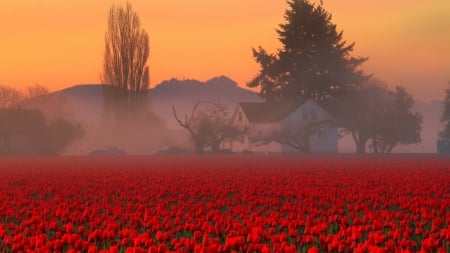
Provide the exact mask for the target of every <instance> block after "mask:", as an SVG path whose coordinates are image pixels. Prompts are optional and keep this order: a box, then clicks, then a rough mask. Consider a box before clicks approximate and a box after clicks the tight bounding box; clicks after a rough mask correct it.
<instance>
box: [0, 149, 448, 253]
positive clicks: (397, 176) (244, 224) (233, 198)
mask: <svg viewBox="0 0 450 253" xmlns="http://www.w3.org/2000/svg"><path fill="white" fill-rule="evenodd" d="M449 160H450V159H448V158H447V160H446V159H445V157H439V156H423V157H414V156H391V157H384V158H383V157H370V156H367V157H354V156H331V157H326V156H324V157H320V156H315V157H310V156H306V157H302V156H297V157H295V156H281V155H280V156H252V155H247V156H245V155H236V156H231V155H229V156H228V155H223V156H203V157H201V156H180V157H177V156H150V157H122V158H119V157H59V158H0V252H205V253H207V252H450V161H449Z"/></svg>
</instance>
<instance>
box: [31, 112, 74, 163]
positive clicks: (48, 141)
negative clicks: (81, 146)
mask: <svg viewBox="0 0 450 253" xmlns="http://www.w3.org/2000/svg"><path fill="white" fill-rule="evenodd" d="M82 136H83V129H82V128H81V126H80V125H79V124H77V123H73V122H70V121H68V120H66V119H63V118H57V119H55V120H53V121H51V122H49V123H48V124H47V127H45V128H44V129H43V130H42V132H41V133H40V134H39V135H38V136H35V137H34V138H33V141H32V144H33V147H34V150H35V153H36V154H38V155H59V154H60V153H62V152H63V151H64V150H65V148H66V147H67V146H68V145H69V144H70V143H72V142H73V141H75V140H77V139H79V138H81V137H82Z"/></svg>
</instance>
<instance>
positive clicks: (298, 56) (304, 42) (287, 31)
mask: <svg viewBox="0 0 450 253" xmlns="http://www.w3.org/2000/svg"><path fill="white" fill-rule="evenodd" d="M288 5H289V9H288V10H287V11H286V14H285V21H286V23H284V24H280V26H279V29H277V33H278V36H279V38H278V39H279V41H280V42H281V43H282V45H283V46H282V48H281V49H279V50H278V51H277V53H276V54H269V53H267V52H266V50H264V49H263V48H262V47H259V48H258V49H254V48H253V56H254V58H255V60H256V62H257V63H258V64H259V65H260V67H261V70H260V73H258V74H257V75H256V76H255V77H254V79H253V80H251V81H250V82H249V83H248V84H247V85H248V86H249V87H260V88H261V91H260V95H261V96H262V97H264V98H266V99H268V100H271V99H278V98H281V99H298V98H301V97H303V98H314V99H315V100H327V99H330V98H336V97H338V96H339V95H340V94H341V93H342V92H345V91H346V90H348V89H351V88H353V87H354V86H356V85H357V84H358V83H360V82H361V81H362V80H364V79H366V76H365V75H364V74H363V73H362V71H361V70H358V67H359V66H360V65H361V64H362V63H363V62H364V61H366V60H367V59H366V58H362V57H358V58H357V57H351V56H350V53H351V52H352V51H353V47H354V43H352V44H347V42H346V41H345V40H344V39H343V33H342V32H338V31H337V30H336V25H334V24H333V23H332V21H331V14H329V13H328V12H327V11H326V10H325V9H323V8H322V6H320V5H319V6H315V5H314V4H312V3H310V2H309V1H307V0H291V1H288Z"/></svg>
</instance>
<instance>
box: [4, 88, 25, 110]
mask: <svg viewBox="0 0 450 253" xmlns="http://www.w3.org/2000/svg"><path fill="white" fill-rule="evenodd" d="M23 97H24V95H23V93H22V92H21V91H20V90H18V89H15V88H13V87H9V86H4V85H1V86H0V108H3V109H4V108H12V107H18V106H20V102H22V100H23Z"/></svg>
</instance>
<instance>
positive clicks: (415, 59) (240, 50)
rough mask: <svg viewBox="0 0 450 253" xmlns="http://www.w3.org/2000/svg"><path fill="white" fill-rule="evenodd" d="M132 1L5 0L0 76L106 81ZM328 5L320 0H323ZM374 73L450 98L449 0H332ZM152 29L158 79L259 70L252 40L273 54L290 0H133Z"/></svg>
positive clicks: (336, 17)
mask: <svg viewBox="0 0 450 253" xmlns="http://www.w3.org/2000/svg"><path fill="white" fill-rule="evenodd" d="M124 2H125V1H108V0H96V1H90V0H79V1H75V2H66V1H57V0H42V1H29V0H15V1H2V2H1V3H0V30H1V32H2V36H1V39H0V84H1V85H10V86H15V87H18V88H22V87H26V86H29V85H33V84H36V83H38V84H41V85H44V86H47V87H49V88H50V89H51V90H58V89H62V88H65V87H69V86H72V85H75V84H81V83H99V82H100V81H99V75H100V72H101V66H102V60H103V44H104V33H105V31H106V19H107V13H108V9H109V8H110V7H111V5H112V4H113V3H115V4H124ZM316 2H317V3H319V1H316ZM323 2H324V3H323V5H324V8H325V9H326V10H327V11H329V12H330V13H331V14H332V15H333V21H334V23H335V24H337V27H338V30H344V39H345V40H347V41H349V42H353V41H354V42H356V46H355V52H354V55H355V56H367V57H369V60H368V61H367V62H366V63H365V64H364V65H363V67H364V69H365V71H366V72H367V73H369V74H374V76H376V77H378V78H380V79H384V80H386V81H388V82H389V83H390V84H391V85H402V86H405V87H406V88H407V89H408V90H409V91H410V92H411V93H412V94H413V95H414V96H415V97H417V98H419V99H425V100H430V99H443V93H444V89H445V88H446V87H448V85H447V83H448V81H450V46H449V45H450V15H449V14H450V1H448V0H436V1H433V2H432V3H431V2H426V1H419V0H413V1H406V0H399V1H394V2H393V1H388V0H380V1H369V2H367V1H354V0H339V1H338V0H323ZM131 3H132V4H133V8H134V9H135V10H136V11H137V12H138V13H139V15H140V18H141V22H142V26H143V27H144V28H145V29H146V30H147V32H148V33H149V35H150V57H149V58H150V60H149V64H150V78H151V84H150V86H151V87H154V86H155V85H157V84H158V83H160V82H161V81H163V80H166V79H170V78H180V79H183V78H188V79H198V80H208V79H210V78H212V77H214V76H218V75H226V76H228V77H230V78H231V79H233V80H235V81H237V82H238V84H239V85H240V86H242V87H245V84H246V83H247V82H248V81H250V79H251V78H252V77H253V76H254V75H255V74H256V73H257V71H258V65H257V64H256V63H255V61H254V59H253V57H252V54H251V48H252V47H258V46H259V45H261V46H262V47H264V48H266V49H267V50H268V51H269V52H274V51H275V50H276V49H277V48H278V47H279V46H280V45H279V43H278V40H277V34H276V32H275V29H276V28H277V26H278V24H280V23H282V22H284V20H283V15H284V11H285V9H286V7H287V4H286V2H285V1H284V0H279V1H257V0H246V1H238V0H227V1H224V0H218V1H209V0H192V1H179V0H168V1H137V0H135V1H131Z"/></svg>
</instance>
